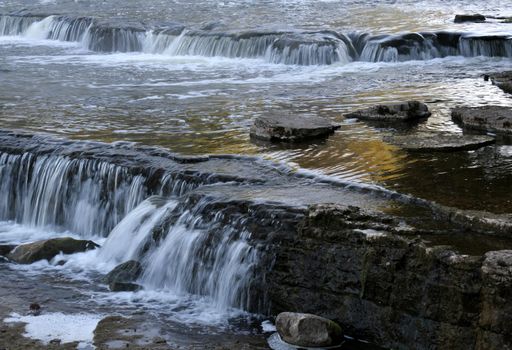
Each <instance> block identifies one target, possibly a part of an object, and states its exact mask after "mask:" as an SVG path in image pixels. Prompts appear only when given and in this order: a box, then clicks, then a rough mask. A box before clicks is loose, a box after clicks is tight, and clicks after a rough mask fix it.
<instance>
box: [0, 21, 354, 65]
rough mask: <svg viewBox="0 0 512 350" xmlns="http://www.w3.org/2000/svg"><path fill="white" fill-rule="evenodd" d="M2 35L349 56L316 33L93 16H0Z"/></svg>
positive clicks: (305, 60) (303, 58) (275, 56)
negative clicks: (154, 25) (216, 29)
mask: <svg viewBox="0 0 512 350" xmlns="http://www.w3.org/2000/svg"><path fill="white" fill-rule="evenodd" d="M0 24H1V25H2V27H0V28H3V29H2V35H21V36H26V37H29V38H33V39H51V40H61V41H70V42H80V43H81V44H82V45H83V46H84V47H85V48H87V49H89V50H92V51H98V52H146V53H156V54H164V55H169V56H204V57H216V56H218V57H229V58H260V59H265V60H266V61H268V62H270V63H280V64H296V65H326V64H332V63H336V62H345V63H346V62H349V61H350V60H352V57H351V56H350V53H349V52H348V50H347V47H346V44H345V43H344V41H343V40H340V39H339V38H336V37H334V36H329V35H323V36H321V35H319V34H318V33H312V34H311V33H299V34H293V35H291V34H290V33H272V32H269V33H265V32H247V33H237V34H226V33H210V32H204V31H185V30H184V29H183V27H180V26H176V27H173V28H167V29H160V30H158V31H155V30H146V29H143V28H139V27H117V26H109V25H106V24H103V23H97V22H96V21H95V20H93V19H92V18H87V17H80V18H69V17H66V16H49V17H46V18H43V19H41V18H39V20H35V19H32V18H27V19H25V17H20V16H1V22H0Z"/></svg>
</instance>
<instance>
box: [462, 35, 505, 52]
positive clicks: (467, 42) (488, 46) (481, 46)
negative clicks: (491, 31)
mask: <svg viewBox="0 0 512 350" xmlns="http://www.w3.org/2000/svg"><path fill="white" fill-rule="evenodd" d="M459 51H460V53H461V55H462V56H466V57H476V56H488V57H512V37H510V38H503V37H501V36H482V37H475V36H468V37H461V40H460V42H459Z"/></svg>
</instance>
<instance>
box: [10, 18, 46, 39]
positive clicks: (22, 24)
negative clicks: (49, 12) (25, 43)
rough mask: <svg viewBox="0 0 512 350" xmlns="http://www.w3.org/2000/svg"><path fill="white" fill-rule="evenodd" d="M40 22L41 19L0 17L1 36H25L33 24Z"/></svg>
mask: <svg viewBox="0 0 512 350" xmlns="http://www.w3.org/2000/svg"><path fill="white" fill-rule="evenodd" d="M39 21H41V17H32V16H0V35H2V36H7V35H9V36H13V35H20V34H23V33H25V32H26V31H27V30H28V28H29V27H30V26H31V25H32V24H33V23H35V22H39Z"/></svg>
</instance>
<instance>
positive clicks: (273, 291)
mask: <svg viewBox="0 0 512 350" xmlns="http://www.w3.org/2000/svg"><path fill="white" fill-rule="evenodd" d="M394 229H395V228H394V225H393V224H392V223H391V222H389V221H387V219H386V218H385V217H382V216H378V215H373V214H370V213H365V212H362V211H360V210H358V209H355V208H350V207H348V208H347V207H332V206H320V207H313V208H311V209H310V211H309V213H308V215H307V217H306V218H305V219H304V220H303V222H302V223H301V224H300V225H299V229H298V232H296V233H291V232H288V233H284V234H283V235H282V236H281V237H280V238H281V239H280V243H279V246H278V248H276V259H275V264H274V267H273V269H272V271H271V272H270V273H269V274H268V275H267V283H268V290H269V294H270V296H269V298H270V300H271V302H272V313H274V314H277V313H279V312H281V311H285V310H286V311H294V312H311V313H315V314H318V315H320V316H323V317H326V318H329V319H333V320H335V321H337V322H338V323H339V324H340V325H341V327H342V328H343V330H344V331H345V332H346V333H347V334H349V335H351V336H357V337H359V338H361V339H367V340H370V341H372V342H375V343H377V344H380V345H382V346H386V347H390V348H398V349H410V348H415V349H433V348H435V349H482V350H483V349H491V348H493V349H510V348H511V347H512V338H511V337H510V329H512V312H511V308H512V305H511V304H510V300H511V297H512V251H496V252H489V253H486V254H485V255H484V256H467V255H460V254H457V253H456V252H454V251H452V250H451V249H449V248H448V247H443V246H438V247H434V248H427V247H425V245H423V244H422V243H421V242H419V241H414V240H409V239H405V238H403V237H399V236H396V235H395V234H393V233H392V232H393V231H394ZM320 252H321V253H320Z"/></svg>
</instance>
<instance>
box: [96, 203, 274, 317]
mask: <svg viewBox="0 0 512 350" xmlns="http://www.w3.org/2000/svg"><path fill="white" fill-rule="evenodd" d="M212 202H213V199H210V198H207V197H205V198H203V199H202V200H200V201H199V202H197V203H194V202H190V201H187V200H185V201H184V202H181V203H180V205H178V200H176V199H166V198H163V197H158V196H153V197H150V198H148V199H147V200H145V201H143V202H142V203H141V204H140V205H139V206H137V207H136V208H135V209H134V210H132V211H131V212H130V213H128V214H127V216H126V217H125V218H124V219H123V220H122V221H121V222H120V223H119V224H118V225H117V226H116V227H115V228H114V229H113V230H112V232H111V233H110V235H109V236H108V239H107V240H106V241H105V243H104V244H103V246H102V247H101V248H100V250H99V251H98V252H97V254H95V255H94V257H93V259H94V261H95V264H98V263H105V264H107V265H108V266H111V267H112V266H115V264H119V263H122V262H125V261H129V260H138V261H141V263H142V264H143V267H144V274H143V275H142V277H141V278H140V279H139V281H138V282H137V283H139V284H141V285H143V286H144V288H145V289H146V290H158V291H163V292H166V291H169V292H171V293H173V294H178V295H180V294H181V295H187V294H193V295H198V296H201V297H208V298H210V299H211V300H212V305H215V307H216V308H217V309H219V310H227V309H229V308H237V309H240V310H251V311H256V312H257V311H262V307H264V301H263V296H261V295H260V294H258V293H257V292H254V291H251V287H252V285H253V283H254V282H255V281H256V279H255V278H256V276H255V268H256V265H257V263H258V258H259V253H258V250H257V249H256V248H255V247H254V246H253V245H251V244H250V243H249V238H250V233H249V232H248V231H247V230H246V229H244V222H243V221H244V220H245V219H244V218H241V217H236V218H235V217H230V216H229V214H228V213H226V212H224V211H223V210H222V209H220V210H219V211H218V212H217V213H216V214H215V215H214V216H213V217H212V218H206V216H209V214H211V207H210V206H209V205H211V204H212ZM170 218H174V219H172V220H170V221H169V222H167V221H168V220H169V219H170ZM166 222H167V224H166ZM162 226H164V227H165V228H164V229H163V231H162Z"/></svg>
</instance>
